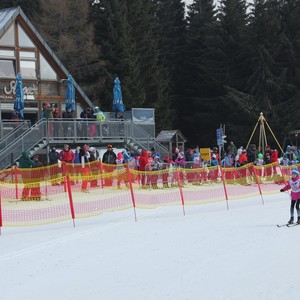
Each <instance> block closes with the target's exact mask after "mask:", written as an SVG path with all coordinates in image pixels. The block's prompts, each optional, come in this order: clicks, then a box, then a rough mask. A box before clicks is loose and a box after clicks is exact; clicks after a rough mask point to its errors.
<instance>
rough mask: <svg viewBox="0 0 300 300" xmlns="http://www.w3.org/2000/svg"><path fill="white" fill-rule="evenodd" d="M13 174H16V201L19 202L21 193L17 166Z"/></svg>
mask: <svg viewBox="0 0 300 300" xmlns="http://www.w3.org/2000/svg"><path fill="white" fill-rule="evenodd" d="M13 172H14V177H15V186H16V200H18V199H19V193H18V168H17V166H14V169H13Z"/></svg>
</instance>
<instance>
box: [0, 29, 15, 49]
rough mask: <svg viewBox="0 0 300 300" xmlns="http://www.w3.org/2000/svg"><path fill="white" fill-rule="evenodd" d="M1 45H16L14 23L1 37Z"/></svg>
mask: <svg viewBox="0 0 300 300" xmlns="http://www.w3.org/2000/svg"><path fill="white" fill-rule="evenodd" d="M0 46H9V47H14V46H15V31H14V25H11V26H10V27H9V28H8V29H7V31H6V32H5V33H4V35H3V36H2V37H1V39H0Z"/></svg>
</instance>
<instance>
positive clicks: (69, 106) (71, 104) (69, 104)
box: [66, 75, 75, 111]
mask: <svg viewBox="0 0 300 300" xmlns="http://www.w3.org/2000/svg"><path fill="white" fill-rule="evenodd" d="M66 110H72V111H75V88H74V84H73V78H72V76H71V75H69V76H68V85H67V97H66Z"/></svg>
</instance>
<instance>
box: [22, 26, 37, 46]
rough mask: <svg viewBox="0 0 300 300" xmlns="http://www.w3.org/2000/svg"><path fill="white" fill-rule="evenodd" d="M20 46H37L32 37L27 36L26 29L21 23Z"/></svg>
mask: <svg viewBox="0 0 300 300" xmlns="http://www.w3.org/2000/svg"><path fill="white" fill-rule="evenodd" d="M18 30H19V47H23V48H36V47H35V45H34V44H33V42H32V41H31V39H30V38H29V37H28V36H27V34H26V33H25V31H24V29H23V28H22V27H21V26H20V25H19V26H18Z"/></svg>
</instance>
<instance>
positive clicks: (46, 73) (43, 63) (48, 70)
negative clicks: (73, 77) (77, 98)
mask: <svg viewBox="0 0 300 300" xmlns="http://www.w3.org/2000/svg"><path fill="white" fill-rule="evenodd" d="M40 76H41V79H42V80H57V75H56V72H55V71H54V70H53V69H52V67H51V66H50V64H49V63H48V62H47V60H46V59H45V58H44V56H43V55H42V54H40Z"/></svg>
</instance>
